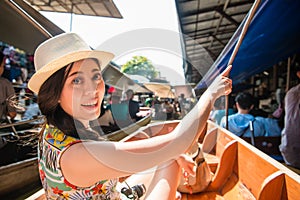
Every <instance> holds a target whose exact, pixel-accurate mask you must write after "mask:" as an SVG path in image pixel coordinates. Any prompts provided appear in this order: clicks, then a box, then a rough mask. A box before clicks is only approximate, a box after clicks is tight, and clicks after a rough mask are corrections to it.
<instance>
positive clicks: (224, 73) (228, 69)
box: [221, 65, 232, 77]
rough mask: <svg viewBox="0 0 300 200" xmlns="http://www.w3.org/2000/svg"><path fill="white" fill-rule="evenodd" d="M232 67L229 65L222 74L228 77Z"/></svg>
mask: <svg viewBox="0 0 300 200" xmlns="http://www.w3.org/2000/svg"><path fill="white" fill-rule="evenodd" d="M231 69H232V65H228V67H227V68H226V69H225V70H224V71H223V72H222V73H221V76H226V77H228V76H229V73H230V71H231Z"/></svg>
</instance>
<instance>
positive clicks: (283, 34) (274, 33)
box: [195, 0, 300, 89]
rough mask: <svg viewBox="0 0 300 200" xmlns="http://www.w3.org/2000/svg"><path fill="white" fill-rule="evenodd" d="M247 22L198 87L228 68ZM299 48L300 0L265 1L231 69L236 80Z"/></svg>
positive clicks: (251, 74)
mask: <svg viewBox="0 0 300 200" xmlns="http://www.w3.org/2000/svg"><path fill="white" fill-rule="evenodd" d="M244 23H245V20H244V21H243V22H242V23H241V25H240V26H239V28H238V29H237V31H236V32H235V34H234V35H233V36H232V38H231V40H230V41H229V42H228V44H227V45H226V47H225V48H224V50H223V51H222V52H221V54H220V55H219V57H218V58H217V59H216V61H215V62H214V64H213V65H212V67H211V68H210V70H209V71H208V72H207V74H206V75H205V76H204V77H203V79H202V80H201V81H200V82H199V83H198V85H197V86H196V87H195V88H196V89H201V88H204V87H206V86H207V85H209V84H210V83H211V82H212V80H214V78H215V77H216V76H217V75H218V74H219V71H223V70H224V69H225V68H226V66H227V64H228V62H229V59H230V56H231V54H232V52H233V49H234V47H235V44H236V43H237V40H238V38H239V35H240V33H241V31H242V28H243V25H244ZM299 50H300V1H299V0H264V1H261V3H260V5H259V8H258V9H257V11H256V13H255V16H254V18H253V19H252V22H251V24H250V26H249V28H248V31H247V33H246V35H245V37H244V39H243V42H242V44H241V46H240V48H239V51H238V53H237V54H236V57H235V59H234V61H233V64H232V65H233V69H232V70H231V73H230V77H231V78H232V80H233V84H238V83H240V82H242V81H243V80H245V79H247V78H249V77H250V76H253V75H255V74H257V73H260V72H263V71H264V70H266V69H268V68H270V67H272V66H273V65H274V64H277V63H278V62H280V61H282V60H285V59H287V58H288V57H289V56H291V55H293V54H295V53H299Z"/></svg>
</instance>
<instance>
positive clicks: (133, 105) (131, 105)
mask: <svg viewBox="0 0 300 200" xmlns="http://www.w3.org/2000/svg"><path fill="white" fill-rule="evenodd" d="M133 97H134V92H133V90H132V89H128V90H127V91H126V100H125V101H122V103H124V104H126V105H128V111H129V115H130V117H131V120H132V121H133V122H136V121H138V120H140V117H138V116H137V115H136V114H137V113H138V112H139V111H140V105H139V102H137V101H134V100H133Z"/></svg>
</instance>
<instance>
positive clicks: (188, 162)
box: [176, 154, 197, 176]
mask: <svg viewBox="0 0 300 200" xmlns="http://www.w3.org/2000/svg"><path fill="white" fill-rule="evenodd" d="M176 162H177V164H178V165H179V167H180V168H182V169H183V170H184V171H185V172H187V173H188V174H189V175H191V176H196V169H197V164H196V163H195V161H194V160H193V159H192V157H190V156H188V155H186V154H180V156H179V157H178V158H177V160H176Z"/></svg>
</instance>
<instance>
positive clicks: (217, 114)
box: [210, 96, 235, 125]
mask: <svg viewBox="0 0 300 200" xmlns="http://www.w3.org/2000/svg"><path fill="white" fill-rule="evenodd" d="M234 113H235V112H234V110H233V108H228V115H232V114H234ZM224 116H225V98H224V96H222V97H220V98H218V99H217V100H216V102H215V104H214V108H213V110H212V111H211V115H210V119H211V120H212V121H214V122H216V123H217V124H218V125H220V124H221V120H222V118H223V117H224Z"/></svg>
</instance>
